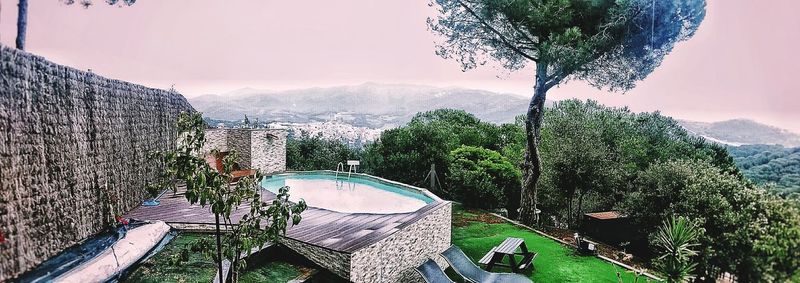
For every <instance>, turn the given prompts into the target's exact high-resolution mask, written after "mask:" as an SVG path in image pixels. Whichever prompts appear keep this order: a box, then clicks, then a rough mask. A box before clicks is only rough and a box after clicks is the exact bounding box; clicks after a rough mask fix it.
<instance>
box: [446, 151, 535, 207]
mask: <svg viewBox="0 0 800 283" xmlns="http://www.w3.org/2000/svg"><path fill="white" fill-rule="evenodd" d="M449 162H450V167H449V168H448V172H450V176H449V179H450V192H451V195H452V196H453V198H454V199H456V200H458V201H461V202H462V203H464V204H465V205H467V206H471V207H478V208H498V207H505V208H506V210H507V211H508V212H509V216H511V217H512V218H513V217H516V212H517V209H519V196H520V188H521V185H522V184H521V183H520V180H521V178H522V173H521V172H520V171H519V168H517V166H515V165H514V164H512V163H511V162H509V161H508V159H507V158H505V157H503V156H502V155H500V153H498V152H496V151H494V150H490V149H485V148H480V147H474V146H461V147H459V148H457V149H455V150H453V151H451V152H450V160H449Z"/></svg>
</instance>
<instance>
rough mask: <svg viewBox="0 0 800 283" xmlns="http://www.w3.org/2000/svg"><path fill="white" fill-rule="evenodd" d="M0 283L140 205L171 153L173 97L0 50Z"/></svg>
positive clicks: (178, 99) (177, 107)
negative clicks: (159, 160)
mask: <svg viewBox="0 0 800 283" xmlns="http://www.w3.org/2000/svg"><path fill="white" fill-rule="evenodd" d="M0 49H1V50H0V74H2V76H0V233H2V234H3V235H4V236H5V238H6V240H5V243H0V282H5V281H10V280H11V279H13V278H14V277H16V276H18V275H19V274H21V273H23V272H25V271H27V270H29V269H31V268H33V267H34V266H36V265H37V264H39V263H41V262H42V261H44V260H46V259H47V258H49V257H51V256H53V255H55V254H57V253H58V252H60V251H61V250H63V249H64V248H67V247H69V246H71V245H74V244H76V243H78V242H79V241H81V240H82V239H84V238H87V237H89V236H91V235H93V234H95V233H97V232H99V231H101V230H102V229H104V228H105V227H107V225H108V224H109V222H110V221H111V219H113V215H114V214H122V213H124V212H126V211H127V210H129V209H132V208H134V207H136V206H137V205H139V204H140V203H141V201H142V200H144V199H145V198H146V192H145V189H144V188H145V186H146V183H147V182H148V180H154V179H155V178H156V177H157V176H158V175H157V173H158V171H159V170H160V169H159V168H158V164H156V163H155V162H154V161H153V160H151V159H149V158H148V156H147V155H148V153H149V152H152V151H157V150H168V149H171V148H174V147H175V135H176V133H175V123H176V121H177V117H178V114H179V113H180V112H181V111H194V110H193V109H192V107H191V106H190V105H189V103H188V102H187V101H186V99H185V98H184V97H183V96H181V95H180V94H178V93H175V92H168V91H164V90H159V89H153V88H147V87H144V86H140V85H135V84H131V83H127V82H124V81H119V80H113V79H108V78H104V77H101V76H99V75H96V74H93V73H89V72H84V71H80V70H76V69H73V68H70V67H66V66H61V65H58V64H55V63H52V62H50V61H47V60H46V59H44V58H42V57H39V56H35V55H32V54H29V53H26V52H23V51H19V50H15V49H11V48H7V47H4V46H0Z"/></svg>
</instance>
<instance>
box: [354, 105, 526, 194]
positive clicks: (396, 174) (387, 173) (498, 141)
mask: <svg viewBox="0 0 800 283" xmlns="http://www.w3.org/2000/svg"><path fill="white" fill-rule="evenodd" d="M515 129H516V130H521V129H520V128H516V127H512V128H510V129H505V130H504V131H501V127H499V126H497V125H494V124H491V123H486V122H482V121H481V120H479V119H478V118H475V116H473V115H472V114H469V113H467V112H465V111H463V110H453V109H438V110H434V111H429V112H423V113H418V114H417V115H415V116H414V118H412V119H411V121H410V122H409V123H408V124H407V125H405V126H403V127H399V128H395V129H390V130H386V131H384V132H383V133H382V134H381V137H380V139H379V141H377V142H375V143H373V144H370V145H368V146H367V147H366V149H365V152H364V155H363V161H364V166H365V169H366V170H369V173H372V174H375V175H378V176H381V177H384V178H388V179H391V180H395V181H400V182H403V183H407V184H412V185H417V186H424V185H426V184H424V183H423V180H425V177H426V176H427V175H428V172H429V171H430V167H431V165H435V166H436V170H437V174H438V176H439V180H440V181H441V182H442V184H444V185H445V186H446V185H447V184H449V181H448V178H449V177H450V174H449V173H448V172H447V169H448V167H449V166H448V165H449V159H448V154H449V153H450V151H453V150H454V149H456V148H458V147H459V146H462V145H469V146H478V147H483V148H487V149H491V150H497V151H502V150H503V148H504V147H505V146H506V145H507V142H510V141H512V140H514V138H513V137H511V136H512V135H513V132H514V131H515ZM523 139H524V137H523ZM437 189H438V187H437V188H434V192H435V193H438V194H444V192H443V191H438V190H437Z"/></svg>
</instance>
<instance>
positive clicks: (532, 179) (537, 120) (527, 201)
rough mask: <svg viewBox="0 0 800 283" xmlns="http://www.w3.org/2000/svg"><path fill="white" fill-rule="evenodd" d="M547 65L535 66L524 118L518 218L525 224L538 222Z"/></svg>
mask: <svg viewBox="0 0 800 283" xmlns="http://www.w3.org/2000/svg"><path fill="white" fill-rule="evenodd" d="M546 82H547V65H546V64H544V63H539V64H537V66H536V85H535V86H534V88H533V97H532V98H531V102H530V104H528V113H527V117H526V118H525V137H526V139H527V147H526V151H525V164H524V168H523V169H524V173H525V179H524V181H523V183H522V199H521V203H520V206H521V208H522V209H521V210H520V215H519V219H520V221H521V222H522V223H523V224H525V225H535V224H537V222H538V219H537V217H538V216H537V215H536V202H537V200H536V184H537V183H538V182H539V176H541V174H542V160H541V158H540V157H539V140H540V131H541V128H542V116H543V115H544V102H545V100H546V99H547V86H546Z"/></svg>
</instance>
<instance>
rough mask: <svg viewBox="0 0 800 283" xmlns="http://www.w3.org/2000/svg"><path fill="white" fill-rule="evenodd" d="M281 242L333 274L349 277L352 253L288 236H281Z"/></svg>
mask: <svg viewBox="0 0 800 283" xmlns="http://www.w3.org/2000/svg"><path fill="white" fill-rule="evenodd" d="M281 244H283V245H284V246H286V247H287V248H289V249H291V250H293V251H294V252H296V253H298V254H301V255H303V256H304V257H306V258H307V259H309V260H311V261H313V262H314V263H316V264H318V265H319V266H321V267H322V268H325V269H327V270H328V271H330V272H332V273H333V274H336V275H338V276H340V277H342V278H345V279H347V278H349V277H350V260H351V256H352V255H351V254H349V253H345V252H338V251H334V250H330V249H326V248H322V247H318V246H315V245H311V244H307V243H304V242H300V241H297V240H294V239H292V238H289V237H283V238H281Z"/></svg>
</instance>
